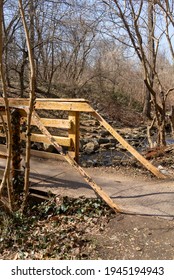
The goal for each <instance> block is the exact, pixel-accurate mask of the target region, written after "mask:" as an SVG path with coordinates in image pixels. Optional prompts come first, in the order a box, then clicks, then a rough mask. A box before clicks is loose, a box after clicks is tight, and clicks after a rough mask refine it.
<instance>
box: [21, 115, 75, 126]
mask: <svg viewBox="0 0 174 280" xmlns="http://www.w3.org/2000/svg"><path fill="white" fill-rule="evenodd" d="M26 120H27V118H24V117H22V121H26ZM41 122H42V123H43V125H44V126H46V127H55V128H62V129H70V128H71V122H70V121H69V120H63V119H47V118H41ZM31 124H32V125H34V122H33V121H32V122H31Z"/></svg>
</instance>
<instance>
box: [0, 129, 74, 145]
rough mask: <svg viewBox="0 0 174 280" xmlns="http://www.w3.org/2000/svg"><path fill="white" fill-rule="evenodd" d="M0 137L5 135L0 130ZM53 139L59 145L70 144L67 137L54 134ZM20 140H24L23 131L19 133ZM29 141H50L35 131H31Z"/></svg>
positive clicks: (47, 142) (46, 142)
mask: <svg viewBox="0 0 174 280" xmlns="http://www.w3.org/2000/svg"><path fill="white" fill-rule="evenodd" d="M0 137H5V134H4V133H2V132H0ZM54 139H55V140H56V142H57V143H58V144H59V145H61V146H65V147H70V146H71V139H70V138H69V137H59V136H54ZM21 140H26V135H25V132H22V133H21ZM31 141H32V142H39V143H45V144H50V142H49V141H48V139H47V137H45V135H43V134H37V133H33V134H32V135H31Z"/></svg>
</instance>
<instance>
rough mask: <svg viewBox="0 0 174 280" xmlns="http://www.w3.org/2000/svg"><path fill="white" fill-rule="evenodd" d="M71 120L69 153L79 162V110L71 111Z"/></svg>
mask: <svg viewBox="0 0 174 280" xmlns="http://www.w3.org/2000/svg"><path fill="white" fill-rule="evenodd" d="M69 121H70V122H71V124H72V125H71V129H69V131H68V136H69V138H71V139H72V141H71V146H70V148H69V153H70V155H71V157H73V158H74V159H75V161H76V162H79V112H69Z"/></svg>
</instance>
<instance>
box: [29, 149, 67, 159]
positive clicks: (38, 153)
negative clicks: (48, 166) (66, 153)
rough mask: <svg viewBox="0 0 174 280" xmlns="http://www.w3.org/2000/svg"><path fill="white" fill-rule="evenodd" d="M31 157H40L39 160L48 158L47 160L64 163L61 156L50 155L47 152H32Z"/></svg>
mask: <svg viewBox="0 0 174 280" xmlns="http://www.w3.org/2000/svg"><path fill="white" fill-rule="evenodd" d="M31 155H32V156H34V157H39V158H46V159H54V160H58V161H63V158H62V156H61V155H60V154H55V153H49V152H45V151H37V150H31Z"/></svg>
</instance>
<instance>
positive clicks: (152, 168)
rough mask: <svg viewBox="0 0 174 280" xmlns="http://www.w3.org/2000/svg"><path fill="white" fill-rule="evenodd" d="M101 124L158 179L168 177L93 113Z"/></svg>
mask: <svg viewBox="0 0 174 280" xmlns="http://www.w3.org/2000/svg"><path fill="white" fill-rule="evenodd" d="M92 115H93V117H95V118H96V119H97V120H98V121H99V123H100V124H101V125H102V126H104V127H105V128H106V129H107V130H108V131H109V132H110V133H111V134H112V135H113V136H114V137H115V139H116V140H117V141H118V142H119V143H120V144H121V145H122V146H123V147H124V148H125V149H126V150H127V151H129V152H130V153H131V154H132V155H133V156H134V157H135V158H136V159H137V160H138V161H139V162H141V163H142V165H143V166H144V167H145V168H147V169H148V170H149V171H150V172H152V173H153V174H154V175H155V176H156V177H157V178H160V179H165V178H166V176H165V175H164V174H162V173H161V172H160V171H159V170H158V169H157V168H156V167H155V166H154V165H152V164H151V163H150V162H149V161H148V160H146V159H145V158H144V157H143V156H142V155H141V154H140V153H138V152H137V151H136V150H135V149H134V148H133V147H132V146H131V145H130V144H129V143H128V142H127V141H126V140H125V139H124V138H123V137H122V136H121V135H120V134H119V133H118V132H116V131H115V129H113V128H112V126H110V125H109V124H108V123H107V122H106V121H105V120H104V119H103V118H102V117H101V116H100V115H99V114H98V113H97V112H93V113H92Z"/></svg>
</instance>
